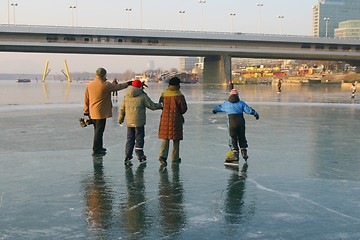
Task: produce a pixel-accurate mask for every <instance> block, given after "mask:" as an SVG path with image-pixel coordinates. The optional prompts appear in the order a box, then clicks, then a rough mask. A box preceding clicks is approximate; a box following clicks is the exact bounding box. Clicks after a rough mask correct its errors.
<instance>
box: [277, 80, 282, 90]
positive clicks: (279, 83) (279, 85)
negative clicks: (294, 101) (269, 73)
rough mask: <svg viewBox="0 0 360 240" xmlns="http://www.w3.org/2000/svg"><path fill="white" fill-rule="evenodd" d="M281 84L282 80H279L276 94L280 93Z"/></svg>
mask: <svg viewBox="0 0 360 240" xmlns="http://www.w3.org/2000/svg"><path fill="white" fill-rule="evenodd" d="M281 84H282V80H281V79H280V78H279V81H278V91H277V92H278V93H281Z"/></svg>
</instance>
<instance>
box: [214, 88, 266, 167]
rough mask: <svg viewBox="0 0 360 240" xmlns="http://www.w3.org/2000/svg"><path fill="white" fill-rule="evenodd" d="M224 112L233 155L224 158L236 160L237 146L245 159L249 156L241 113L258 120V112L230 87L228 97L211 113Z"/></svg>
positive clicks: (228, 160)
mask: <svg viewBox="0 0 360 240" xmlns="http://www.w3.org/2000/svg"><path fill="white" fill-rule="evenodd" d="M218 112H225V113H226V115H227V120H228V124H227V125H228V126H229V133H230V137H231V142H232V152H233V155H232V157H231V158H229V159H226V161H227V162H238V161H239V146H240V151H241V156H242V157H243V158H244V160H245V161H247V159H248V158H249V156H248V155H247V149H246V148H247V147H248V144H247V140H246V136H245V118H244V116H243V113H246V114H251V115H254V117H255V118H256V120H259V114H258V113H257V112H256V111H255V110H254V109H252V108H251V107H249V106H248V105H247V104H246V103H245V102H244V101H241V100H240V98H239V94H238V91H237V90H236V89H232V90H231V92H230V96H229V99H228V100H227V101H225V102H224V103H223V104H221V105H219V106H217V107H216V108H215V109H214V110H213V113H214V114H216V113H218Z"/></svg>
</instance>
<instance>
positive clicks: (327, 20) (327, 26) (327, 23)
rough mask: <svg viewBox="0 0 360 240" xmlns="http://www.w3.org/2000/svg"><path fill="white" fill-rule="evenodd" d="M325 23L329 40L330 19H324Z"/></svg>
mask: <svg viewBox="0 0 360 240" xmlns="http://www.w3.org/2000/svg"><path fill="white" fill-rule="evenodd" d="M324 21H325V37H326V38H328V37H329V21H330V18H324Z"/></svg>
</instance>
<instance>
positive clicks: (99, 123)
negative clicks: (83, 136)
mask: <svg viewBox="0 0 360 240" xmlns="http://www.w3.org/2000/svg"><path fill="white" fill-rule="evenodd" d="M93 121H94V142H93V151H94V152H97V151H100V150H101V149H102V148H103V135H104V131H105V125H106V118H104V119H93Z"/></svg>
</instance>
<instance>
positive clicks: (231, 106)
mask: <svg viewBox="0 0 360 240" xmlns="http://www.w3.org/2000/svg"><path fill="white" fill-rule="evenodd" d="M233 96H234V95H233ZM233 96H231V97H230V98H229V100H228V101H225V102H224V103H223V104H221V105H219V106H217V107H216V108H215V109H214V111H215V112H225V113H226V115H229V114H243V113H244V112H245V113H246V114H251V115H255V114H256V111H255V110H254V109H252V108H251V107H249V106H248V105H247V104H246V103H245V102H243V101H241V100H240V99H239V98H238V97H237V96H236V97H233Z"/></svg>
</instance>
